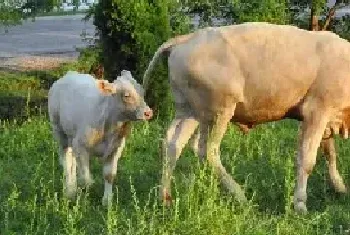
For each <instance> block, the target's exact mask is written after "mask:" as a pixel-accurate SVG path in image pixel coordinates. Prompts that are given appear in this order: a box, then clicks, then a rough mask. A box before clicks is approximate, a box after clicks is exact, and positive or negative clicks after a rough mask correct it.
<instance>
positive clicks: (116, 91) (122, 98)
mask: <svg viewBox="0 0 350 235" xmlns="http://www.w3.org/2000/svg"><path fill="white" fill-rule="evenodd" d="M97 86H98V88H99V90H100V91H101V92H102V93H103V94H104V95H107V96H110V97H112V99H113V102H114V103H115V104H116V105H117V106H118V112H120V113H121V115H122V117H123V118H124V119H127V120H131V121H134V120H149V119H151V118H152V116H153V111H152V109H151V108H150V107H148V105H147V104H146V102H145V100H144V91H143V88H142V86H141V85H140V84H138V83H137V81H136V80H135V79H134V78H133V77H132V75H131V73H130V71H127V70H123V71H122V72H121V76H118V77H117V79H116V80H114V81H113V83H109V82H108V81H106V80H97Z"/></svg>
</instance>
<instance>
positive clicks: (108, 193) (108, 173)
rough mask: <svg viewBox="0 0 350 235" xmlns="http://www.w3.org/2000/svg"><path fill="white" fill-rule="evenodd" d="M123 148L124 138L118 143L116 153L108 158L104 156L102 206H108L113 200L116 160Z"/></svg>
mask: <svg viewBox="0 0 350 235" xmlns="http://www.w3.org/2000/svg"><path fill="white" fill-rule="evenodd" d="M124 147H125V138H122V139H121V140H120V141H119V145H118V147H117V149H116V151H115V152H114V153H113V154H111V155H110V156H106V157H105V158H104V162H103V178H104V181H105V189H104V193H103V198H102V205H104V206H110V205H111V202H112V199H113V182H114V179H115V177H116V174H117V166H118V159H119V158H120V157H121V155H122V152H123V149H124Z"/></svg>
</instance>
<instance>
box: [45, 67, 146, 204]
mask: <svg viewBox="0 0 350 235" xmlns="http://www.w3.org/2000/svg"><path fill="white" fill-rule="evenodd" d="M48 108H49V117H50V122H51V126H52V130H53V134H54V137H55V139H56V140H57V141H58V145H59V155H60V163H61V165H62V166H63V168H64V174H65V188H66V191H65V193H66V196H67V197H68V198H73V197H75V195H76V190H77V180H76V171H77V168H78V173H79V176H80V177H81V179H82V181H83V183H84V184H85V185H87V186H89V185H91V184H92V183H93V179H92V177H91V174H90V167H89V161H90V157H91V156H92V155H96V156H98V157H100V159H101V160H102V161H103V176H104V180H105V189H104V194H103V200H102V202H103V204H105V205H107V204H109V203H110V202H111V199H112V196H113V194H112V186H113V181H114V178H115V175H116V172H117V162H118V159H119V158H120V157H121V154H122V151H123V149H124V145H125V138H126V137H127V134H128V132H129V128H130V124H131V122H132V121H137V120H149V119H150V118H151V117H152V110H151V109H150V108H149V107H148V105H147V104H146V103H145V101H144V99H143V89H142V87H141V85H139V84H138V83H137V82H136V81H135V80H134V79H133V77H132V76H131V73H130V72H129V71H126V70H124V71H122V72H121V76H118V78H117V79H116V80H115V81H114V82H113V83H109V82H108V81H106V80H96V79H94V78H93V77H92V76H91V75H89V74H80V73H77V72H75V71H69V72H68V73H67V74H66V75H65V76H63V77H62V78H61V79H59V80H57V81H56V82H55V83H54V84H53V85H52V87H51V88H50V90H49V96H48Z"/></svg>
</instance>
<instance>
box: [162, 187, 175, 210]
mask: <svg viewBox="0 0 350 235" xmlns="http://www.w3.org/2000/svg"><path fill="white" fill-rule="evenodd" d="M160 200H161V201H162V202H163V205H165V206H171V204H172V198H171V195H170V192H169V191H168V190H166V189H162V190H160Z"/></svg>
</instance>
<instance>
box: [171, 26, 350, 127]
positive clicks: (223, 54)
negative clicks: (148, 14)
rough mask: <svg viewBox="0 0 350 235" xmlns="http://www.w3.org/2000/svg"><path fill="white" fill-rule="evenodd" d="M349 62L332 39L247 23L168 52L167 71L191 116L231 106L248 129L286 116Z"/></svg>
mask: <svg viewBox="0 0 350 235" xmlns="http://www.w3.org/2000/svg"><path fill="white" fill-rule="evenodd" d="M349 57H350V53H349V45H348V42H346V41H345V40H343V39H340V38H339V37H338V36H337V35H335V34H332V33H320V34H317V33H316V32H309V31H306V30H301V29H298V28H297V27H294V26H284V25H271V24H267V23H249V24H248V23H247V24H242V25H234V26H224V27H218V28H207V29H203V30H199V31H198V32H197V33H195V34H194V36H193V37H192V39H190V40H189V41H188V42H186V43H184V44H180V45H176V46H175V47H174V49H172V53H171V55H170V57H169V67H170V70H171V71H170V73H171V74H173V75H174V76H173V83H174V84H175V85H176V86H178V87H180V88H181V89H180V90H186V91H187V92H184V94H187V95H188V96H191V97H188V98H189V100H192V101H194V102H192V105H193V108H194V109H197V111H200V110H203V109H207V110H208V108H209V109H215V108H216V107H217V106H218V105H222V104H229V103H230V102H235V101H236V103H237V108H236V112H235V117H236V119H237V120H238V121H239V119H241V120H245V121H247V120H248V121H249V122H253V123H254V122H264V121H266V120H274V119H276V120H278V119H280V118H281V117H283V116H284V115H288V112H289V111H290V110H291V109H293V107H295V106H297V105H298V103H299V102H300V101H301V100H302V99H303V97H305V95H306V93H307V92H308V90H309V89H310V88H311V87H312V86H314V85H315V84H319V85H320V84H321V85H320V86H322V84H327V81H326V80H327V79H328V83H329V81H330V80H331V79H333V77H332V72H334V71H332V69H343V70H349V64H342V63H344V61H348V59H347V58H349ZM337 64H342V66H341V67H340V68H339V67H338V66H337ZM325 68H326V69H325ZM327 69H328V70H327ZM345 72H348V74H350V70H349V71H344V73H345ZM320 73H322V74H324V76H319V75H320ZM316 79H317V81H316ZM341 79H343V80H342V81H340V83H343V84H342V85H344V84H349V82H350V81H349V79H348V78H341ZM338 83H339V82H338ZM334 92H336V91H334ZM204 95H205V96H206V97H207V99H204V98H203V97H204Z"/></svg>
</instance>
